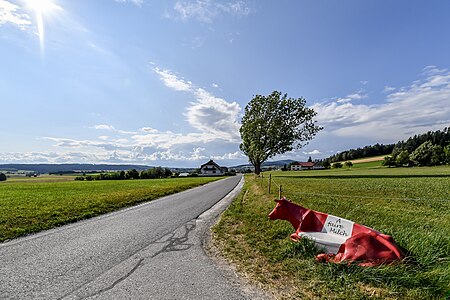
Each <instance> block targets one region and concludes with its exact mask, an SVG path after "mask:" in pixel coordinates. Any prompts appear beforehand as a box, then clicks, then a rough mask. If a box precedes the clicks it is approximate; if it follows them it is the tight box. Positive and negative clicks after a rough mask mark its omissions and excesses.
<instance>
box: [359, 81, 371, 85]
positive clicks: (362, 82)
mask: <svg viewBox="0 0 450 300" xmlns="http://www.w3.org/2000/svg"><path fill="white" fill-rule="evenodd" d="M359 83H361V84H362V85H366V84H368V83H369V81H367V80H361V81H360V82H359Z"/></svg>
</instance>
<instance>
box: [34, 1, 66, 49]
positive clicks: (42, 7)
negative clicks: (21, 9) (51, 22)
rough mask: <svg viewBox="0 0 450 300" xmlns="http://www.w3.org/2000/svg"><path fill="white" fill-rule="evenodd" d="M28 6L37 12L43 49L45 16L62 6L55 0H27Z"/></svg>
mask: <svg viewBox="0 0 450 300" xmlns="http://www.w3.org/2000/svg"><path fill="white" fill-rule="evenodd" d="M27 6H28V8H29V9H30V10H32V11H34V13H35V14H36V23H37V29H38V36H39V42H40V46H41V51H43V50H44V35H45V28H44V16H46V17H47V16H48V15H50V14H51V13H53V12H55V11H57V10H61V7H60V6H58V5H57V4H56V3H55V2H54V1H53V0H27Z"/></svg>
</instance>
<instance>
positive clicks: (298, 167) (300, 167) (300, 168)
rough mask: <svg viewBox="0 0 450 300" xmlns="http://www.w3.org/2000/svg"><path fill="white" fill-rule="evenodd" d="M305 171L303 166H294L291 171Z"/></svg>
mask: <svg viewBox="0 0 450 300" xmlns="http://www.w3.org/2000/svg"><path fill="white" fill-rule="evenodd" d="M300 170H303V169H302V166H301V165H292V166H291V171H300Z"/></svg>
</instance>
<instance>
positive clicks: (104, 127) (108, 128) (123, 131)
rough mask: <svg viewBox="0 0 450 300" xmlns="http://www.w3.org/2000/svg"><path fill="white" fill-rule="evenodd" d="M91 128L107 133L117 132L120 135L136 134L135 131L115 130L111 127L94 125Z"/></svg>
mask: <svg viewBox="0 0 450 300" xmlns="http://www.w3.org/2000/svg"><path fill="white" fill-rule="evenodd" d="M92 128H94V129H97V130H107V131H112V132H117V133H120V134H136V132H135V131H126V130H120V129H116V128H115V127H114V126H112V125H105V124H100V125H94V126H93V127H92Z"/></svg>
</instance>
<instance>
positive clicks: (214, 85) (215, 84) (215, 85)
mask: <svg viewBox="0 0 450 300" xmlns="http://www.w3.org/2000/svg"><path fill="white" fill-rule="evenodd" d="M211 86H212V87H213V88H216V89H217V88H218V87H219V85H218V84H217V83H212V84H211Z"/></svg>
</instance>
